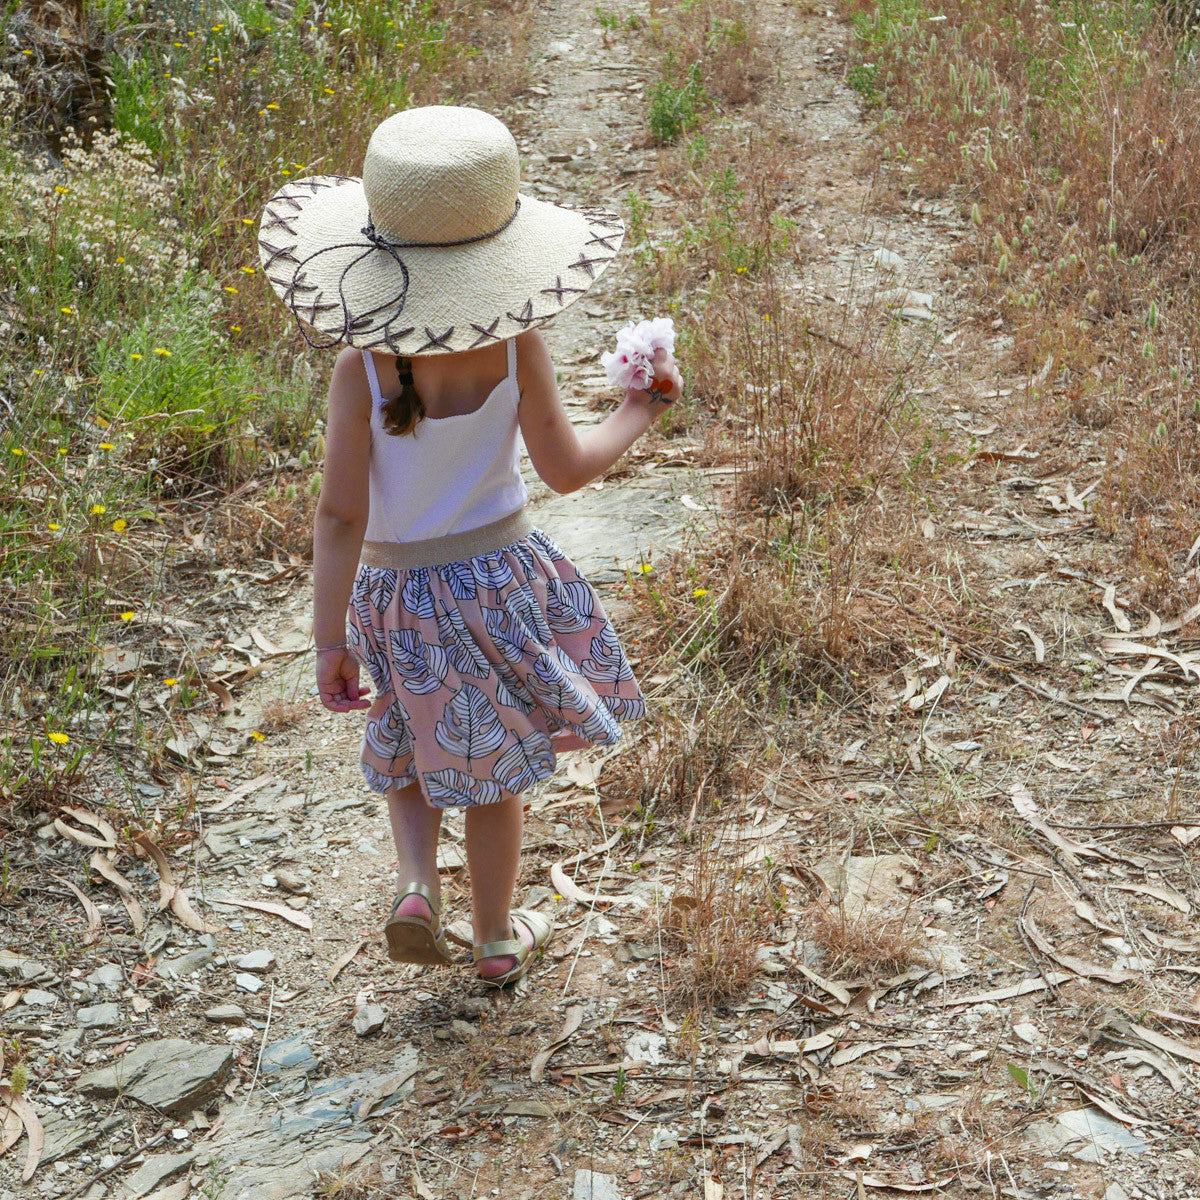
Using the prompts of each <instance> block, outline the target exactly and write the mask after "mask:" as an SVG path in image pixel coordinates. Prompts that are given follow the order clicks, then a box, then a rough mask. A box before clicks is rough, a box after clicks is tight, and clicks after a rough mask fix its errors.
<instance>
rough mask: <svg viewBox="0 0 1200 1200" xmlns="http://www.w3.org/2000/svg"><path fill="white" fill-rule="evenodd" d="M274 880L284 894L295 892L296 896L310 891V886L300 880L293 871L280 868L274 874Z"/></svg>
mask: <svg viewBox="0 0 1200 1200" xmlns="http://www.w3.org/2000/svg"><path fill="white" fill-rule="evenodd" d="M275 879H276V880H277V882H278V883H279V886H280V887H281V888H283V890H284V891H285V892H295V893H297V894H298V895H299V894H302V893H304V892H308V891H310V890H311V887H312V885H311V884H309V883H308V882H307V881H306V880H304V879H302V878H301V877H300V876H299V875H297V874H296V872H295V871H289V870H287V869H286V868H283V867H281V868H280V869H279V870H278V871H276V872H275Z"/></svg>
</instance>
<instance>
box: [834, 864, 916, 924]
mask: <svg viewBox="0 0 1200 1200" xmlns="http://www.w3.org/2000/svg"><path fill="white" fill-rule="evenodd" d="M913 865H914V864H913V860H912V859H911V858H909V857H908V856H907V855H905V854H881V855H857V854H856V855H852V856H850V857H849V858H846V859H842V858H841V857H840V856H839V857H834V858H823V859H822V860H821V861H820V862H819V863H817V864H816V866H815V867H814V868H813V870H814V871H815V872H816V874H817V875H819V876H820V877H821V879H822V881H823V882H824V883H825V885H826V886H827V887H828V888H829V890H830V892H832V893H833V895H834V896H835V897H837V898H838V900H839V901H840V903H841V907H842V912H843V913H845V915H846V918H847V919H848V920H851V921H856V920H858V919H859V918H860V917H862V916H863V915H864V914H866V913H867V911H868V910H869V909H871V908H873V907H875V906H877V905H882V906H884V907H885V908H886V907H890V906H891V905H893V904H894V903H895V902H896V901H898V900H902V899H904V896H905V893H904V890H903V889H904V888H905V887H906V886H908V885H909V883H910V881H911V879H912V870H913Z"/></svg>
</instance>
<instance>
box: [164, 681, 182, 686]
mask: <svg viewBox="0 0 1200 1200" xmlns="http://www.w3.org/2000/svg"><path fill="white" fill-rule="evenodd" d="M163 683H165V684H166V685H167V687H178V686H179V680H178V679H164V680H163Z"/></svg>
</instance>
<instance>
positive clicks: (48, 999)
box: [21, 988, 58, 1008]
mask: <svg viewBox="0 0 1200 1200" xmlns="http://www.w3.org/2000/svg"><path fill="white" fill-rule="evenodd" d="M21 1003H22V1004H30V1005H32V1006H33V1007H35V1008H51V1007H53V1006H54V1005H55V1004H57V1003H58V997H57V996H56V995H55V994H54V993H53V992H44V991H42V989H41V988H30V989H29V991H27V992H26V993H25V994H24V995H22V997H21Z"/></svg>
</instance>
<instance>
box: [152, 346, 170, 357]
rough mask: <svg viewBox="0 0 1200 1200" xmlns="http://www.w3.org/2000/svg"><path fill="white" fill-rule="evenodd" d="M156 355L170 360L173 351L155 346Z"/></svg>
mask: <svg viewBox="0 0 1200 1200" xmlns="http://www.w3.org/2000/svg"><path fill="white" fill-rule="evenodd" d="M154 353H155V354H157V355H158V356H159V358H170V357H171V351H170V350H168V349H167V348H166V346H155V347H154Z"/></svg>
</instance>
